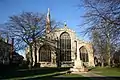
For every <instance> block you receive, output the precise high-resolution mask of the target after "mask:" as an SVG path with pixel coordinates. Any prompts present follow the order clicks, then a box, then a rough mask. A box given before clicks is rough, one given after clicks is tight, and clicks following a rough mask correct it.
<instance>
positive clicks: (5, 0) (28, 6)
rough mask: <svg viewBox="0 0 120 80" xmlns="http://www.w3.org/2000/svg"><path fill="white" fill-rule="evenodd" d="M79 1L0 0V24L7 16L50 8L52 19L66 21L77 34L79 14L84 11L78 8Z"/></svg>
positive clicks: (78, 30) (80, 20)
mask: <svg viewBox="0 0 120 80" xmlns="http://www.w3.org/2000/svg"><path fill="white" fill-rule="evenodd" d="M79 3H80V0H0V12H1V14H0V24H3V23H5V22H6V21H7V20H8V19H9V16H12V15H18V14H20V13H22V12H23V11H25V12H40V13H47V8H50V11H51V18H52V19H54V20H56V21H60V22H64V21H66V22H67V25H68V26H69V28H71V29H73V30H75V31H76V32H77V35H79V32H80V31H81V29H80V28H79V26H78V25H79V24H81V23H82V18H81V17H80V16H81V15H83V13H84V11H83V10H82V9H79V8H78V4H79Z"/></svg>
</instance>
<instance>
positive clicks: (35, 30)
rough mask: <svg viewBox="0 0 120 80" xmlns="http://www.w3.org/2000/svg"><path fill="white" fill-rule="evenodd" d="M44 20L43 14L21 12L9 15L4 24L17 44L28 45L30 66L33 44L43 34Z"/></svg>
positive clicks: (30, 65)
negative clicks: (7, 20)
mask: <svg viewBox="0 0 120 80" xmlns="http://www.w3.org/2000/svg"><path fill="white" fill-rule="evenodd" d="M45 20H46V18H45V15H44V14H38V13H32V12H23V13H22V14H20V15H14V16H11V17H10V20H9V22H8V23H7V24H6V25H7V29H8V32H9V34H10V36H11V37H14V38H15V39H16V41H17V42H19V44H23V45H24V46H27V45H28V46H29V50H30V51H29V52H30V54H29V60H30V64H29V67H30V68H31V67H32V64H33V58H32V55H33V44H35V43H36V40H38V39H39V38H42V36H44V35H45V25H46V21H45ZM39 40H41V39H39ZM22 47H23V46H22Z"/></svg>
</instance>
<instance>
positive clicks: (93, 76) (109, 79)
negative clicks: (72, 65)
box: [73, 71, 119, 80]
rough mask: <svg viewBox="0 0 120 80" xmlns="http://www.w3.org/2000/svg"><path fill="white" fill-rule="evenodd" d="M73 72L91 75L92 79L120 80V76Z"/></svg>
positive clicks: (86, 75)
mask: <svg viewBox="0 0 120 80" xmlns="http://www.w3.org/2000/svg"><path fill="white" fill-rule="evenodd" d="M73 74H80V75H82V76H84V77H89V78H90V79H92V80H119V78H113V77H107V76H103V75H99V74H95V73H94V72H91V71H90V72H75V73H73Z"/></svg>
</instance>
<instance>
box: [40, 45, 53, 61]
mask: <svg viewBox="0 0 120 80" xmlns="http://www.w3.org/2000/svg"><path fill="white" fill-rule="evenodd" d="M39 61H40V62H51V50H50V47H49V45H43V46H42V47H41V48H40V50H39Z"/></svg>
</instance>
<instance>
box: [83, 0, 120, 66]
mask: <svg viewBox="0 0 120 80" xmlns="http://www.w3.org/2000/svg"><path fill="white" fill-rule="evenodd" d="M81 5H82V7H84V9H85V10H86V12H85V14H84V16H83V18H84V19H85V22H84V25H87V26H88V25H89V27H87V29H86V30H85V32H86V33H89V34H91V37H92V38H93V43H94V46H97V47H99V48H97V49H99V51H100V50H101V49H102V51H101V52H100V53H101V54H103V53H104V54H105V55H106V59H107V63H108V65H110V58H111V53H112V51H113V50H112V47H113V46H115V45H118V44H119V36H120V18H119V16H120V0H83V2H82V4H81ZM94 31H95V33H94V34H92V33H91V32H94ZM96 31H97V33H98V34H99V35H97V34H96ZM94 35H95V36H97V37H95V36H94Z"/></svg>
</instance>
